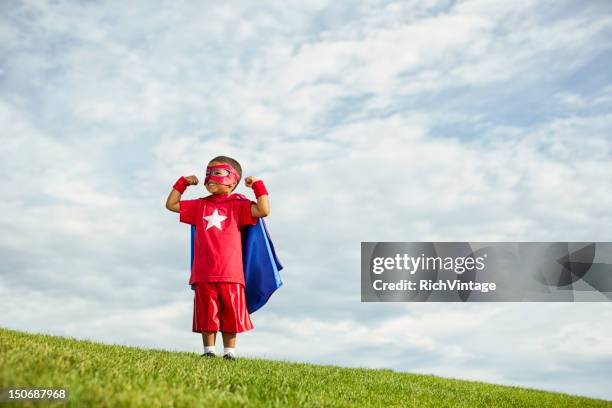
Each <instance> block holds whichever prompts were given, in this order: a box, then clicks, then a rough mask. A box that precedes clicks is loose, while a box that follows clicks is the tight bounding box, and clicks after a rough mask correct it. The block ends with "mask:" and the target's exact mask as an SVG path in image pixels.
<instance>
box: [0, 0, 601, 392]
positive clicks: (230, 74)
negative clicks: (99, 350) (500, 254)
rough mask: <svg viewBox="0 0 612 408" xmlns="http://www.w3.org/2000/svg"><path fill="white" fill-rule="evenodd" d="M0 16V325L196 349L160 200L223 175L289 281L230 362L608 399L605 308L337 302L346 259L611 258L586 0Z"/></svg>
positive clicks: (183, 278) (354, 272)
mask: <svg viewBox="0 0 612 408" xmlns="http://www.w3.org/2000/svg"><path fill="white" fill-rule="evenodd" d="M305 3H307V4H305ZM0 11H1V12H0V124H1V126H0V128H1V129H2V130H1V134H2V143H1V144H0V154H1V159H2V160H0V171H1V172H2V178H3V180H4V190H5V194H4V195H3V198H2V199H1V200H0V207H1V210H2V212H1V214H2V215H0V223H1V226H2V234H0V254H1V256H2V260H3V262H2V267H1V268H0V295H1V297H2V299H3V300H2V302H0V316H1V318H0V324H1V325H2V326H5V327H11V328H15V329H21V330H27V331H32V332H45V333H53V334H60V335H69V336H73V337H78V338H89V339H95V340H100V341H104V342H109V343H120V344H129V345H139V346H147V347H159V348H169V349H175V350H189V351H199V350H200V349H201V339H200V338H199V337H198V336H197V335H196V334H193V333H191V313H192V301H193V298H192V296H193V294H192V292H191V291H190V290H189V287H188V285H187V281H188V275H189V271H188V257H189V247H188V245H189V241H188V239H189V229H188V227H187V226H186V225H184V224H179V222H178V218H177V216H176V214H174V213H170V212H168V211H167V210H165V208H164V203H165V199H166V196H167V194H168V192H169V191H170V188H171V186H172V184H173V183H174V181H175V180H176V179H177V178H178V177H179V176H181V175H190V174H196V175H199V176H200V178H202V177H201V175H202V174H203V172H204V166H205V164H206V163H207V162H208V160H209V159H210V158H212V157H214V156H216V155H219V154H225V155H229V156H232V157H235V158H236V159H238V160H239V161H240V162H241V164H242V167H243V169H244V171H245V175H254V176H256V177H260V178H262V179H263V180H264V181H265V182H266V185H267V186H268V190H269V191H270V194H271V195H270V202H271V208H272V213H271V215H270V217H269V218H268V220H267V223H268V227H269V229H270V231H271V234H272V237H273V239H274V242H275V244H276V247H277V250H278V253H279V256H280V258H281V261H282V262H283V264H284V266H285V269H284V270H283V272H282V277H283V280H284V282H285V285H284V286H283V288H282V289H281V290H280V291H279V292H278V293H277V294H275V295H274V297H273V298H272V300H271V301H270V302H269V304H268V305H267V306H266V307H265V308H264V309H262V311H260V312H257V313H255V314H254V315H253V322H254V324H255V327H256V328H255V330H254V331H252V332H249V333H247V334H244V335H242V336H240V337H239V340H238V344H239V346H238V347H239V353H241V354H242V355H248V356H257V357H266V358H278V359H287V360H299V361H310V362H317V363H323V364H338V365H343V366H362V367H386V368H392V369H395V370H404V371H411V372H422V373H433V374H438V375H443V376H449V377H457V378H469V379H477V380H482V381H490V382H496V383H503V384H516V385H523V386H530V387H537V388H545V389H551V390H559V391H564V392H569V393H574V394H582V395H590V396H597V397H603V398H608V399H612V391H611V390H612V380H611V379H612V370H611V368H610V367H612V346H611V343H610V341H609V339H610V338H611V337H612V324H611V323H610V322H611V321H612V306H611V305H610V303H582V304H578V303H576V304H569V303H568V304H559V303H555V304H553V303H550V304H536V303H533V304H527V303H525V304H512V303H509V304H411V303H406V304H401V303H393V304H365V303H364V304H362V303H360V290H359V282H360V280H359V273H360V272H359V255H360V254H359V251H360V242H361V241H475V242H476V241H610V231H612V215H611V213H610V208H611V207H612V189H611V188H610V176H612V160H611V159H612V132H611V131H612V73H611V72H612V71H611V70H610V69H606V67H610V66H612V35H611V34H612V4H611V3H609V2H608V1H590V2H586V3H584V2H578V1H560V2H542V1H512V2H511V1H507V2H501V1H500V2H491V1H465V2H451V1H405V2H393V1H363V2H359V4H355V3H354V2H332V1H325V0H321V1H309V2H297V1H296V2H286V1H283V2H281V1H270V2H257V4H256V5H255V4H254V3H252V2H246V1H245V2H240V1H236V2H227V3H223V4H219V3H218V2H209V3H206V2H199V3H197V4H194V3H190V2H158V3H152V2H150V1H147V2H137V1H134V2H128V3H125V2H123V3H116V2H95V3H94V2H82V3H81V2H45V1H24V2H3V3H2V4H0ZM239 192H242V193H245V194H248V195H252V192H251V191H250V190H247V189H246V188H244V186H241V187H240V188H239ZM204 194H205V192H204V190H202V189H201V187H191V188H190V189H189V190H188V191H187V193H186V194H185V198H188V199H191V198H196V197H200V196H203V195H204Z"/></svg>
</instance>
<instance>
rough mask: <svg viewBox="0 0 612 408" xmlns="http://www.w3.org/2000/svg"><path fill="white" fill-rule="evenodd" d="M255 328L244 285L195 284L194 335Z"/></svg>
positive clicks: (235, 331)
mask: <svg viewBox="0 0 612 408" xmlns="http://www.w3.org/2000/svg"><path fill="white" fill-rule="evenodd" d="M252 328H253V323H252V322H251V317H250V316H249V311H248V310H247V306H246V298H245V295H244V286H242V285H241V284H240V283H233V282H197V283H195V295H194V297H193V330H192V331H193V332H195V333H202V332H217V331H222V332H226V333H240V332H243V331H247V330H251V329H252Z"/></svg>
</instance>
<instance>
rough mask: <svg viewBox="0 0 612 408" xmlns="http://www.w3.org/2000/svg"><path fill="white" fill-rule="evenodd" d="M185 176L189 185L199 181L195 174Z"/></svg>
mask: <svg viewBox="0 0 612 408" xmlns="http://www.w3.org/2000/svg"><path fill="white" fill-rule="evenodd" d="M185 178H186V179H187V181H189V185H190V186H195V185H196V184H198V183H199V182H200V181H199V180H198V178H197V177H196V176H195V175H192V176H186V177H185Z"/></svg>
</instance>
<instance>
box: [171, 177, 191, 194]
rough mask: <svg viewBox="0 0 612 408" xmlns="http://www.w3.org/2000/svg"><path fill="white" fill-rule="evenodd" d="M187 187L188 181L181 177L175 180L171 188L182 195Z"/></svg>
mask: <svg viewBox="0 0 612 408" xmlns="http://www.w3.org/2000/svg"><path fill="white" fill-rule="evenodd" d="M188 185H189V180H187V179H186V178H185V177H183V176H181V178H180V179H178V180H176V183H174V185H173V186H172V188H173V189H175V190H176V191H178V192H179V193H181V194H183V193H184V192H185V189H186V188H187V186H188Z"/></svg>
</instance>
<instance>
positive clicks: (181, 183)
mask: <svg viewBox="0 0 612 408" xmlns="http://www.w3.org/2000/svg"><path fill="white" fill-rule="evenodd" d="M196 184H198V178H197V177H196V176H187V177H181V178H180V179H178V180H177V182H176V183H175V184H174V186H173V188H172V191H170V194H168V198H167V199H166V208H167V209H168V210H170V211H173V212H175V213H178V212H181V205H180V201H181V194H183V192H184V191H185V189H186V188H187V186H190V185H196Z"/></svg>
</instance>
